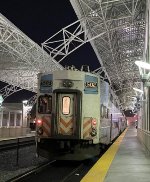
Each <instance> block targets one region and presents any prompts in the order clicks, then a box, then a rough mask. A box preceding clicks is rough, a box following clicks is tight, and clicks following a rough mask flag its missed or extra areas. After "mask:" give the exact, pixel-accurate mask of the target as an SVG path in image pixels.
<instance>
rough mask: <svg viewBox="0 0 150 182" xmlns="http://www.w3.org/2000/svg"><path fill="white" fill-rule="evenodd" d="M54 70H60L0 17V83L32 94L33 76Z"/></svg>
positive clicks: (34, 86)
mask: <svg viewBox="0 0 150 182" xmlns="http://www.w3.org/2000/svg"><path fill="white" fill-rule="evenodd" d="M57 69H63V67H62V66H61V65H60V64H58V63H57V62H56V61H55V60H54V59H53V58H51V57H50V55H48V54H47V53H46V52H45V51H44V50H42V48H41V47H40V46H39V45H38V44H36V43H35V42H33V41H32V40H31V39H30V38H29V37H27V36H26V35H25V34H24V33H23V32H22V31H21V30H19V29H18V28H17V27H16V26H15V25H13V24H12V23H11V22H10V21H9V20H8V19H6V18H5V17H4V16H3V15H2V14H0V81H2V82H6V83H8V84H9V85H13V86H16V87H20V88H22V89H26V90H29V91H33V92H36V88H37V73H38V72H40V71H43V72H44V71H53V70H57ZM8 89H9V90H13V91H14V92H15V91H16V90H17V89H14V87H9V88H8V87H7V90H8ZM3 90H6V89H3ZM2 94H4V93H2ZM5 97H6V95H5Z"/></svg>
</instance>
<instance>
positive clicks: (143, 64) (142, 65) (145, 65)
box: [135, 61, 150, 70]
mask: <svg viewBox="0 0 150 182" xmlns="http://www.w3.org/2000/svg"><path fill="white" fill-rule="evenodd" d="M135 64H136V65H137V66H139V67H140V68H144V69H147V70H150V64H149V63H146V62H144V61H135Z"/></svg>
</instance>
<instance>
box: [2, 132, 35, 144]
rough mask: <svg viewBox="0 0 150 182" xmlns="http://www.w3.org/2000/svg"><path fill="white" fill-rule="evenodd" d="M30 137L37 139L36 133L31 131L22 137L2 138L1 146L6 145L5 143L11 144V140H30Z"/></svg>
mask: <svg viewBox="0 0 150 182" xmlns="http://www.w3.org/2000/svg"><path fill="white" fill-rule="evenodd" d="M30 137H35V131H31V132H30V133H28V134H26V135H20V136H16V137H0V144H1V143H4V142H9V141H11V140H16V139H18V138H20V139H21V138H22V139H23V138H30Z"/></svg>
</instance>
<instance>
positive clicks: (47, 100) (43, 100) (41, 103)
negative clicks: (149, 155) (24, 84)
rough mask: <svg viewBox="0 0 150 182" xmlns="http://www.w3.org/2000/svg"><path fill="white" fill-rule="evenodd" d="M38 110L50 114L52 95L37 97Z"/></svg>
mask: <svg viewBox="0 0 150 182" xmlns="http://www.w3.org/2000/svg"><path fill="white" fill-rule="evenodd" d="M38 112H39V113H40V114H51V112H52V96H50V95H41V96H40V97H39V99H38Z"/></svg>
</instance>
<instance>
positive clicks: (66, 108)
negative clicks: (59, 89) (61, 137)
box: [62, 96, 71, 115]
mask: <svg viewBox="0 0 150 182" xmlns="http://www.w3.org/2000/svg"><path fill="white" fill-rule="evenodd" d="M62 99H63V101H62V104H63V105H62V112H63V114H65V115H67V114H69V113H70V100H71V99H70V97H67V96H64V97H63V98H62Z"/></svg>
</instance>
